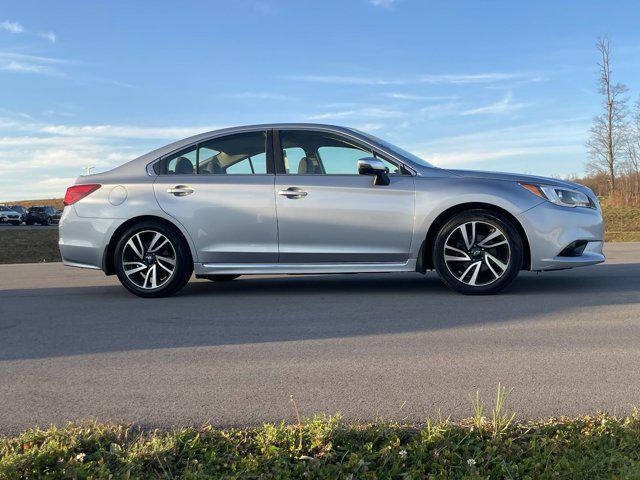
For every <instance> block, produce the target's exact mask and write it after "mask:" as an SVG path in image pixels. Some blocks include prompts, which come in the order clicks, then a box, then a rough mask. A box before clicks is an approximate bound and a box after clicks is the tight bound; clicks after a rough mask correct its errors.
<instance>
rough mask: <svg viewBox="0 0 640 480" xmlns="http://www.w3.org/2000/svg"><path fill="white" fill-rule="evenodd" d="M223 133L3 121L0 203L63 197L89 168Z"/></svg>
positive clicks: (0, 121) (202, 129)
mask: <svg viewBox="0 0 640 480" xmlns="http://www.w3.org/2000/svg"><path fill="white" fill-rule="evenodd" d="M216 128H220V127H217V126H212V125H203V126H191V127H189V126H186V127H185V126H166V127H162V126H159V127H143V126H136V125H66V124H48V123H40V122H35V121H33V120H32V119H28V118H24V117H22V116H20V117H16V118H10V119H7V118H0V135H2V136H0V171H2V172H3V175H0V192H2V197H3V198H1V199H0V200H20V199H27V198H43V197H47V196H55V197H59V196H61V195H63V194H64V188H66V187H67V186H68V185H69V184H70V182H71V181H72V180H73V179H74V178H76V177H77V176H79V175H81V174H82V173H83V169H84V168H85V167H87V166H93V167H95V168H96V170H95V171H96V172H97V171H105V170H108V169H111V168H113V167H116V166H118V165H121V164H123V163H125V162H127V161H129V160H131V159H133V158H136V157H138V156H139V155H142V154H143V153H146V152H148V151H151V150H153V149H154V148H157V147H158V146H160V145H163V144H166V143H169V142H170V141H172V140H175V139H179V138H183V137H187V136H190V135H193V134H196V133H201V132H205V131H209V130H214V129H216Z"/></svg>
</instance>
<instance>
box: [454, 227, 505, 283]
mask: <svg viewBox="0 0 640 480" xmlns="http://www.w3.org/2000/svg"><path fill="white" fill-rule="evenodd" d="M444 261H445V264H446V266H447V269H448V270H449V272H450V273H451V274H452V275H453V276H454V277H455V278H457V279H458V281H460V282H462V283H464V284H466V285H469V286H472V287H483V286H486V285H490V284H492V283H494V282H495V281H497V280H498V279H500V278H501V277H502V276H503V275H504V274H505V273H506V271H507V270H508V268H509V262H510V261H511V247H510V246H509V241H508V240H507V236H506V235H505V233H504V232H503V231H502V230H501V229H500V228H498V227H497V226H496V225H493V224H491V223H488V222H483V221H469V222H466V223H463V224H461V225H459V226H458V227H457V228H455V229H454V230H453V231H452V232H451V233H450V234H449V236H448V237H447V240H446V241H445V245H444Z"/></svg>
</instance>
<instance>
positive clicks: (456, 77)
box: [421, 72, 542, 85]
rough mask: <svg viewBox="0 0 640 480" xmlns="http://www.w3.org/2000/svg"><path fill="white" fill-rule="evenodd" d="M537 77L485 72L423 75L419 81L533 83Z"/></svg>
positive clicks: (514, 73)
mask: <svg viewBox="0 0 640 480" xmlns="http://www.w3.org/2000/svg"><path fill="white" fill-rule="evenodd" d="M541 78H542V77H540V76H539V75H535V74H531V73H518V72H487V73H466V74H465V73H463V74H430V75H424V76H422V78H421V81H422V82H424V83H448V84H454V85H460V84H473V83H494V82H504V81H507V80H523V81H533V80H534V79H541Z"/></svg>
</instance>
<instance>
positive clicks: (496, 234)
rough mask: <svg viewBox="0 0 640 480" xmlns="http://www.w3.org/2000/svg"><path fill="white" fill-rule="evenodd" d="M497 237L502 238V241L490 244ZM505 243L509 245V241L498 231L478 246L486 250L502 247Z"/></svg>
mask: <svg viewBox="0 0 640 480" xmlns="http://www.w3.org/2000/svg"><path fill="white" fill-rule="evenodd" d="M497 237H502V240H500V241H498V242H497V243H492V244H489V243H488V242H490V241H491V240H493V239H495V238H497ZM504 243H507V239H506V238H504V235H503V234H502V232H501V231H500V230H498V229H496V230H495V231H494V232H493V233H491V234H489V235H487V236H486V237H485V238H483V239H482V241H481V242H478V246H479V247H485V248H493V247H497V246H498V245H502V244H504Z"/></svg>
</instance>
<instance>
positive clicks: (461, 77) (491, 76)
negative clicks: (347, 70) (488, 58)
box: [288, 72, 545, 86]
mask: <svg viewBox="0 0 640 480" xmlns="http://www.w3.org/2000/svg"><path fill="white" fill-rule="evenodd" d="M288 79H289V80H294V81H299V82H315V83H330V84H338V85H383V86H384V85H408V84H420V83H429V84H449V85H471V84H491V83H498V82H507V81H512V82H513V81H518V82H536V81H542V80H544V79H545V78H544V77H542V76H540V75H539V74H533V73H524V72H484V73H461V74H427V75H422V76H419V77H411V78H387V79H385V78H375V77H367V76H351V75H297V76H292V77H288Z"/></svg>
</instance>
